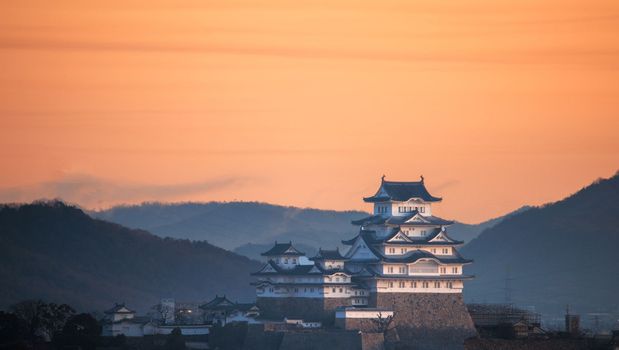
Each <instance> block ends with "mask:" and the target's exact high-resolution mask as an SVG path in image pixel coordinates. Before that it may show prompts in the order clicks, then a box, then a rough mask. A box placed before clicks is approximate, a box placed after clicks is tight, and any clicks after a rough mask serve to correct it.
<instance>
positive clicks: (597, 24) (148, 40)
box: [0, 0, 619, 222]
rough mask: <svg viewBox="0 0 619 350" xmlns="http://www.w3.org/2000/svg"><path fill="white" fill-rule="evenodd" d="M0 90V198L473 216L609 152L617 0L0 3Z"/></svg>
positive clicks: (607, 170)
mask: <svg viewBox="0 0 619 350" xmlns="http://www.w3.org/2000/svg"><path fill="white" fill-rule="evenodd" d="M0 96H2V98H0V159H1V160H2V171H0V201H26V200H32V199H37V198H42V197H48V198H49V197H62V198H65V199H66V200H69V201H71V202H74V203H79V204H81V205H84V206H86V207H91V208H93V207H94V208H99V207H106V206H109V205H111V204H115V203H122V202H139V201H143V200H162V201H179V200H201V201H208V200H260V201H266V202H272V203H278V204H289V205H296V206H304V207H305V206H310V207H318V208H334V209H366V210H367V209H369V206H368V205H366V204H364V203H363V202H362V201H361V197H362V196H364V195H370V194H373V192H374V191H375V189H376V187H377V185H378V182H379V179H380V176H381V175H382V174H383V173H384V174H386V175H387V179H391V180H417V179H418V177H419V175H420V174H423V175H424V176H425V178H426V182H427V184H428V187H429V188H430V190H431V191H432V192H433V194H435V195H437V196H443V197H444V198H445V201H444V203H442V204H440V208H439V209H438V211H437V214H438V215H440V216H443V217H446V218H456V219H459V220H464V221H467V222H477V221H480V220H483V219H487V218H490V217H493V216H496V215H500V214H503V213H505V212H507V211H510V210H513V209H515V208H517V207H519V206H521V205H524V204H541V203H544V202H547V201H552V200H557V199H560V198H562V197H564V196H565V195H567V194H569V193H571V192H573V191H575V190H577V189H579V188H581V187H582V186H584V185H586V184H588V183H590V182H591V181H593V180H595V179H596V178H598V177H608V176H610V175H612V174H614V173H615V171H617V169H619V137H617V135H618V134H619V2H618V1H616V0H608V1H598V0H590V1H569V0H567V1H566V0H561V1H558V0H557V1H555V0H547V1H544V0H536V1H523V0H517V1H516V0H505V1H495V0H492V1H479V0H473V1H467V0H463V1H436V0H421V1H410V0H393V1H390V0H387V1H375V0H372V1H365V0H354V1H352V0H350V1H338V0H336V1H333V0H330V1H318V0H295V1H289V0H288V1H274V0H273V1H230V0H226V1H223V0H222V1H196V2H192V1H159V0H157V1H153V0H144V1H99V0H97V1H40V2H30V1H12V2H9V1H4V2H1V3H0Z"/></svg>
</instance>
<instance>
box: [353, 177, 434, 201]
mask: <svg viewBox="0 0 619 350" xmlns="http://www.w3.org/2000/svg"><path fill="white" fill-rule="evenodd" d="M413 198H420V199H422V200H423V201H426V202H439V201H441V200H442V198H439V197H434V196H432V195H431V194H430V192H428V190H427V189H426V186H425V184H424V181H423V176H422V177H421V181H386V180H385V177H384V176H383V178H382V181H381V184H380V188H379V189H378V191H376V194H374V195H373V196H371V197H365V198H363V200H364V201H366V202H369V203H374V202H386V201H397V202H406V201H408V200H409V199H413Z"/></svg>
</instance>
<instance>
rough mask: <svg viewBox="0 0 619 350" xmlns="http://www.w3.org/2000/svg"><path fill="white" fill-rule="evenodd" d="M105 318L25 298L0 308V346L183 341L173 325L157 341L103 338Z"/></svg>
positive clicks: (168, 349)
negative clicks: (7, 306) (2, 308)
mask: <svg viewBox="0 0 619 350" xmlns="http://www.w3.org/2000/svg"><path fill="white" fill-rule="evenodd" d="M104 322H106V321H105V320H104V319H97V318H96V317H95V316H93V315H92V314H88V313H77V312H76V311H75V310H74V309H73V308H72V307H71V306H69V305H67V304H55V303H47V302H44V301H41V300H26V301H22V302H19V303H16V304H14V305H11V306H10V307H9V309H8V310H7V311H0V349H3V350H4V349H7V350H8V349H24V350H26V349H33V348H35V349H51V350H54V349H59V350H61V349H81V350H91V349H92V350H94V349H105V348H113V349H123V350H125V349H126V350H131V349H136V348H140V349H145V348H147V349H153V350H182V349H185V340H184V339H183V336H182V335H181V331H180V329H178V328H176V329H174V330H173V331H172V333H171V334H169V335H167V336H165V339H164V340H163V341H162V342H159V344H156V343H155V342H153V339H149V340H150V343H149V342H146V341H141V342H140V343H137V344H135V343H130V342H128V341H127V338H126V337H125V336H124V335H117V336H115V337H103V336H101V331H102V327H103V324H104Z"/></svg>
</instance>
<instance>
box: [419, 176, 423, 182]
mask: <svg viewBox="0 0 619 350" xmlns="http://www.w3.org/2000/svg"><path fill="white" fill-rule="evenodd" d="M419 177H420V178H421V183H423V175H420V176H419Z"/></svg>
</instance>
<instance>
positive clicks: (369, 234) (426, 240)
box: [342, 227, 464, 245]
mask: <svg viewBox="0 0 619 350" xmlns="http://www.w3.org/2000/svg"><path fill="white" fill-rule="evenodd" d="M400 232H401V230H400V228H399V227H394V228H392V230H391V232H390V233H388V234H387V235H385V236H384V237H381V238H378V237H377V236H376V232H375V231H373V230H363V229H361V230H359V233H358V234H357V235H356V236H355V237H353V238H351V239H347V240H342V244H345V245H353V244H354V243H355V241H356V240H357V238H358V237H360V236H361V238H362V239H363V240H364V241H365V243H366V244H368V245H377V244H384V243H389V244H404V245H459V244H462V243H464V242H463V241H457V240H455V239H453V238H451V237H449V236H448V235H447V231H445V230H444V229H441V228H437V229H436V230H434V231H432V232H431V233H430V234H429V235H427V236H425V237H408V236H406V235H405V234H402V235H400V236H401V237H405V239H404V240H401V241H395V240H393V238H394V237H395V236H398V235H399V234H400ZM439 235H442V237H443V238H444V240H435V241H432V240H434V239H435V238H436V237H437V236H439Z"/></svg>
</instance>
